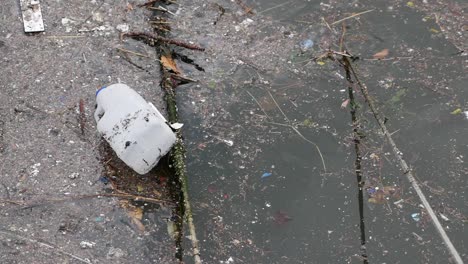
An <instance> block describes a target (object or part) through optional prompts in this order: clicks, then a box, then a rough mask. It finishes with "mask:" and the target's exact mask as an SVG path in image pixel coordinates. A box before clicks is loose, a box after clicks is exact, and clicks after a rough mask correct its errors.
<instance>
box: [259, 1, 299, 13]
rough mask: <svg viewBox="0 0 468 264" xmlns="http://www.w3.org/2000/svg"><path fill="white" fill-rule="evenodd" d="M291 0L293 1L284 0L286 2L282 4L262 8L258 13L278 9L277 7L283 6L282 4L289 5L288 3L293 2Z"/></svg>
mask: <svg viewBox="0 0 468 264" xmlns="http://www.w3.org/2000/svg"><path fill="white" fill-rule="evenodd" d="M291 2H292V0H290V1H287V2H284V3H281V4H279V5H276V6H273V7H270V8H267V9H265V10H262V11H260V12H258V14H259V15H260V14H261V13H265V12H268V11H270V10H273V9H276V8H278V7H282V6H284V5H287V4H289V3H291Z"/></svg>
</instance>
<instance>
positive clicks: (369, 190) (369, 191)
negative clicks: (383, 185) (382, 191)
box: [367, 188, 377, 194]
mask: <svg viewBox="0 0 468 264" xmlns="http://www.w3.org/2000/svg"><path fill="white" fill-rule="evenodd" d="M376 192H377V190H376V189H375V188H367V193H368V194H374V193H376Z"/></svg>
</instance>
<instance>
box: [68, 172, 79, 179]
mask: <svg viewBox="0 0 468 264" xmlns="http://www.w3.org/2000/svg"><path fill="white" fill-rule="evenodd" d="M78 176H80V173H78V172H74V173H72V174H70V175H68V178H70V179H72V180H73V179H76V178H78Z"/></svg>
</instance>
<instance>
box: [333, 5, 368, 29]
mask: <svg viewBox="0 0 468 264" xmlns="http://www.w3.org/2000/svg"><path fill="white" fill-rule="evenodd" d="M374 10H375V9H370V10H367V11H363V12H360V13H356V14H352V15H350V16H349V17H345V18H343V19H340V20H338V21H335V22H333V23H331V24H330V25H332V26H333V25H336V24H338V23H341V22H343V21H345V20H348V19H350V18H353V17H357V16H360V15H363V14H366V13H369V12H372V11H374Z"/></svg>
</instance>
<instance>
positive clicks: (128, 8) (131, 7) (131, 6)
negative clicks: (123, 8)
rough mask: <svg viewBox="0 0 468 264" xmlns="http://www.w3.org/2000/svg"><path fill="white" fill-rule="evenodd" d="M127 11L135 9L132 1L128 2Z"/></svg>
mask: <svg viewBox="0 0 468 264" xmlns="http://www.w3.org/2000/svg"><path fill="white" fill-rule="evenodd" d="M127 11H133V5H132V4H131V3H128V4H127Z"/></svg>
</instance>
